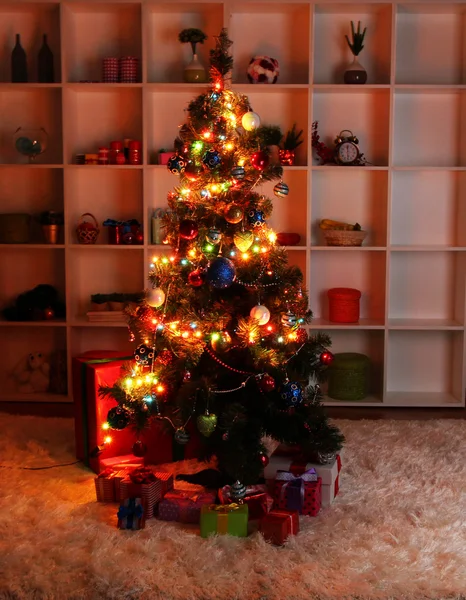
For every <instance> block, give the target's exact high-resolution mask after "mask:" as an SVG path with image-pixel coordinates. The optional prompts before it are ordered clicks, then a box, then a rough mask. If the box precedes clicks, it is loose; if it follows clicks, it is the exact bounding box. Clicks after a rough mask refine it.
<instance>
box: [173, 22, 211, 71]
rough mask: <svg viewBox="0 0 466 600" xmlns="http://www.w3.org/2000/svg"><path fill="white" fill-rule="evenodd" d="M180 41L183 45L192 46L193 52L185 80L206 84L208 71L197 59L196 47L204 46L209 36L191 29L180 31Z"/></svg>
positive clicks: (186, 69) (186, 68) (199, 30)
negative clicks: (198, 45)
mask: <svg viewBox="0 0 466 600" xmlns="http://www.w3.org/2000/svg"><path fill="white" fill-rule="evenodd" d="M178 39H179V41H180V42H181V43H182V44H188V43H189V44H191V49H192V51H193V57H192V59H191V62H190V63H189V64H188V65H187V66H186V67H185V69H184V80H185V81H186V82H188V83H204V82H205V81H206V71H205V69H204V67H203V66H202V64H201V63H200V61H199V59H198V57H197V54H196V45H197V44H203V43H204V42H205V40H206V39H207V35H206V34H205V33H204V32H203V31H202V30H201V29H195V28H189V29H183V30H182V31H180V33H179V35H178Z"/></svg>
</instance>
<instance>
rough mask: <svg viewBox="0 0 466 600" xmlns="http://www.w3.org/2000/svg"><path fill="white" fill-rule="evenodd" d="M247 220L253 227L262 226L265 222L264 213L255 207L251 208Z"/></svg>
mask: <svg viewBox="0 0 466 600" xmlns="http://www.w3.org/2000/svg"><path fill="white" fill-rule="evenodd" d="M248 222H249V223H250V224H251V225H253V226H254V227H262V225H264V224H265V217H264V213H263V212H262V211H261V210H258V209H257V208H253V209H252V210H250V211H249V213H248Z"/></svg>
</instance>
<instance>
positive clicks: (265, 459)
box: [259, 453, 270, 469]
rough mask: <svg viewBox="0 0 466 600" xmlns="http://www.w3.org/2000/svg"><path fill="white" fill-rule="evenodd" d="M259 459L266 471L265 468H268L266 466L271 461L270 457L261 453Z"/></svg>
mask: <svg viewBox="0 0 466 600" xmlns="http://www.w3.org/2000/svg"><path fill="white" fill-rule="evenodd" d="M259 459H260V461H261V464H262V466H263V467H264V469H265V467H266V466H267V465H268V464H269V462H270V460H269V457H268V456H267V454H262V453H261V454H260V455H259Z"/></svg>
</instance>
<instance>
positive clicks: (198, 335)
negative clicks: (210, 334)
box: [194, 331, 202, 338]
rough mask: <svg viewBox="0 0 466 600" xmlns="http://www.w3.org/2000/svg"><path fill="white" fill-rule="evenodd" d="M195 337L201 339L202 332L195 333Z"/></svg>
mask: <svg viewBox="0 0 466 600" xmlns="http://www.w3.org/2000/svg"><path fill="white" fill-rule="evenodd" d="M194 336H195V337H197V338H200V337H201V336H202V333H201V332H200V331H196V332H194Z"/></svg>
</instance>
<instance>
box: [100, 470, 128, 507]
mask: <svg viewBox="0 0 466 600" xmlns="http://www.w3.org/2000/svg"><path fill="white" fill-rule="evenodd" d="M127 476H128V469H120V470H115V469H112V468H111V467H108V468H107V469H105V470H104V471H102V473H100V474H99V475H98V476H97V477H96V478H95V479H94V483H95V493H96V496H97V502H119V501H120V482H121V481H122V480H123V479H124V478H125V477H127Z"/></svg>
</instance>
